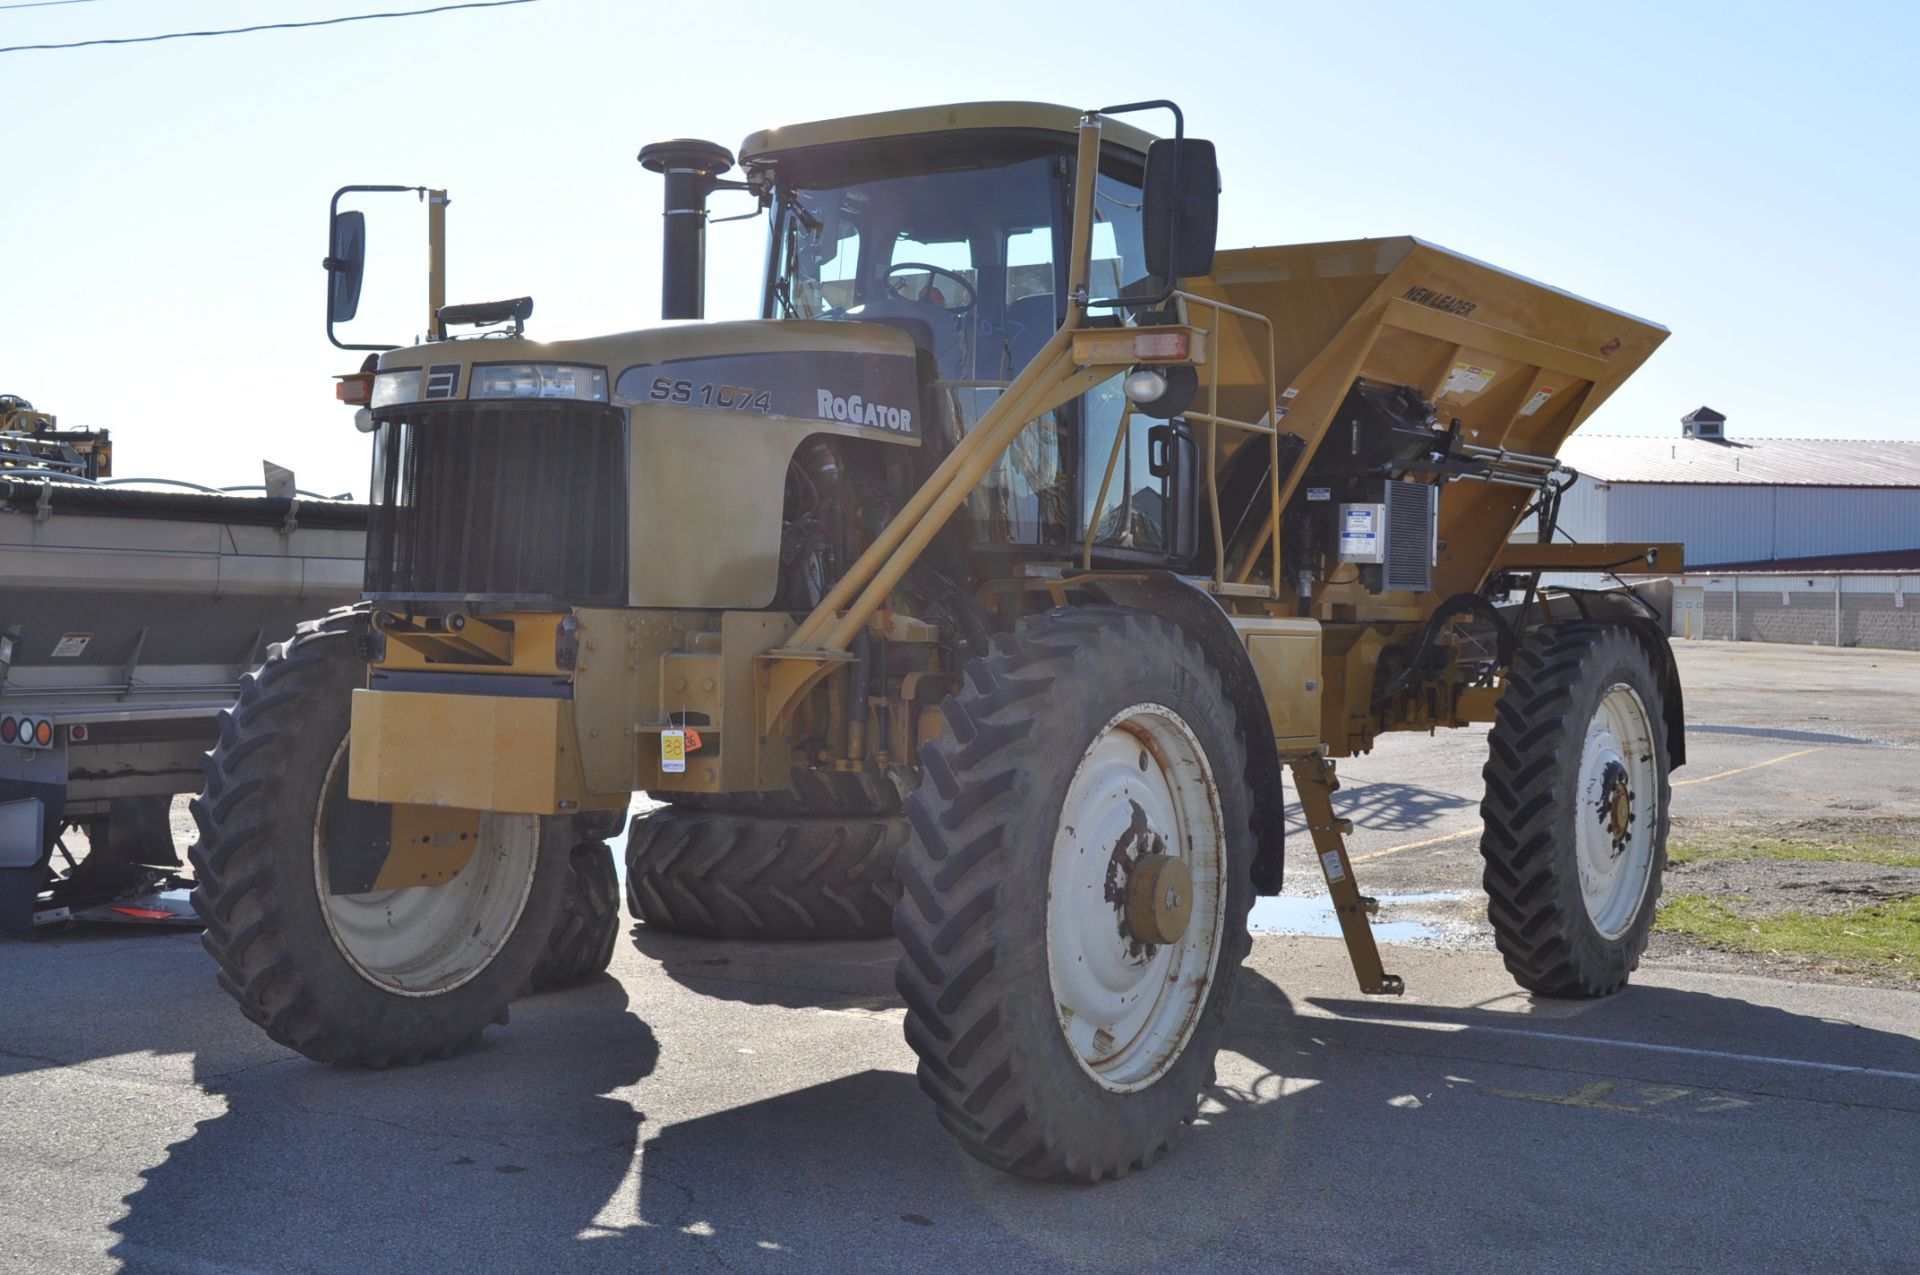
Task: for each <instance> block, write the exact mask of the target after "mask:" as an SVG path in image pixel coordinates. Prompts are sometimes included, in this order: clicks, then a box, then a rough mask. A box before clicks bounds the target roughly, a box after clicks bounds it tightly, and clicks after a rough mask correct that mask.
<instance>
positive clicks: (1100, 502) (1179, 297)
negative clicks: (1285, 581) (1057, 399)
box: [1080, 292, 1280, 598]
mask: <svg viewBox="0 0 1920 1275" xmlns="http://www.w3.org/2000/svg"><path fill="white" fill-rule="evenodd" d="M1173 300H1174V304H1175V306H1176V307H1177V313H1178V315H1179V321H1180V323H1181V324H1182V325H1183V326H1186V327H1193V328H1196V329H1197V330H1199V331H1202V332H1205V333H1206V334H1207V336H1208V337H1209V340H1208V342H1207V345H1208V347H1209V357H1208V358H1207V361H1206V365H1207V410H1205V411H1202V412H1197V411H1193V410H1192V409H1188V410H1187V411H1184V412H1181V413H1180V414H1179V415H1180V417H1181V419H1183V420H1185V421H1187V422H1188V423H1189V424H1201V425H1205V426H1206V427H1207V459H1206V467H1207V508H1208V512H1209V514H1210V515H1211V516H1212V519H1213V587H1214V591H1215V592H1218V593H1229V592H1231V593H1235V594H1241V593H1245V592H1246V590H1243V589H1240V588H1237V587H1235V585H1234V584H1232V583H1230V582H1229V581H1228V580H1227V545H1226V536H1225V530H1224V528H1223V527H1222V525H1221V521H1220V463H1219V462H1220V457H1219V440H1220V430H1221V429H1223V428H1225V429H1236V430H1241V431H1243V432H1245V433H1249V434H1264V435H1266V437H1267V481H1268V490H1269V495H1270V498H1271V500H1272V510H1271V512H1270V514H1269V517H1268V520H1267V521H1268V526H1269V528H1270V530H1269V533H1268V538H1269V540H1270V546H1269V547H1270V549H1271V551H1272V554H1273V571H1272V575H1271V579H1270V581H1269V583H1268V586H1267V588H1266V589H1265V590H1256V591H1255V594H1254V595H1255V596H1258V595H1259V594H1261V593H1264V594H1265V595H1266V596H1268V597H1276V598H1277V597H1279V596H1280V519H1279V517H1278V513H1279V509H1280V431H1279V430H1278V428H1276V425H1275V417H1276V415H1277V413H1276V412H1275V411H1274V410H1272V409H1273V408H1275V407H1277V406H1278V404H1279V401H1280V397H1279V373H1278V370H1277V364H1276V362H1275V358H1274V344H1273V320H1272V319H1270V318H1268V317H1267V316H1266V315H1264V314H1260V313H1258V312H1256V311H1253V310H1243V309H1241V308H1240V307H1239V306H1234V305H1228V304H1227V303H1226V302H1224V301H1216V300H1213V299H1212V298H1210V297H1201V296H1195V295H1194V294H1193V293H1191V292H1176V293H1174V294H1173ZM1195 307H1202V308H1204V309H1206V310H1208V311H1209V312H1211V316H1212V321H1211V323H1210V324H1209V325H1208V326H1206V327H1204V328H1201V327H1200V325H1198V324H1197V323H1195V322H1194V320H1193V310H1194V308H1195ZM1227 315H1231V316H1233V317H1234V318H1236V319H1239V320H1241V321H1243V322H1245V323H1248V324H1257V325H1258V326H1259V327H1260V328H1263V329H1265V331H1266V351H1267V357H1266V362H1265V363H1264V364H1263V365H1262V367H1261V374H1262V376H1263V378H1264V388H1265V391H1266V392H1265V393H1264V394H1263V395H1262V396H1261V399H1260V401H1261V402H1263V403H1266V404H1268V407H1269V410H1268V412H1267V414H1266V416H1265V417H1263V418H1262V419H1261V420H1258V421H1245V420H1240V419H1238V418H1236V417H1232V416H1222V415H1221V414H1220V363H1221V359H1220V348H1219V342H1218V341H1216V340H1212V339H1211V338H1213V337H1215V336H1217V335H1218V333H1219V332H1220V329H1221V320H1222V318H1223V317H1224V316H1227ZM1256 348H1257V347H1256ZM1133 416H1134V411H1133V403H1132V402H1131V401H1129V402H1128V404H1127V406H1126V408H1125V409H1124V410H1123V411H1122V412H1121V414H1120V428H1119V429H1118V430H1117V431H1116V432H1115V434H1114V439H1113V450H1112V451H1111V452H1110V453H1109V454H1108V456H1107V468H1106V472H1105V474H1103V475H1102V476H1101V479H1100V494H1099V495H1098V496H1097V497H1096V498H1095V499H1094V502H1093V508H1094V509H1095V511H1098V510H1100V509H1103V508H1105V507H1106V503H1107V493H1108V491H1110V490H1111V489H1112V486H1113V471H1114V468H1115V466H1116V464H1117V463H1118V461H1119V459H1120V453H1121V450H1122V449H1123V448H1125V447H1126V446H1127V442H1128V437H1129V433H1128V432H1129V430H1131V428H1132V425H1133ZM1097 531H1098V521H1097V518H1090V519H1088V521H1087V534H1086V539H1085V540H1084V541H1083V542H1082V543H1081V546H1080V566H1081V569H1082V570H1091V569H1092V567H1093V540H1094V536H1095V534H1096V533H1097ZM1252 556H1254V555H1251V554H1250V555H1249V558H1250V559H1251V557H1252ZM1243 578H1244V577H1243Z"/></svg>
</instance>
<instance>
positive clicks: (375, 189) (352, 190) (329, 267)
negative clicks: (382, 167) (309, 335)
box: [320, 186, 427, 350]
mask: <svg viewBox="0 0 1920 1275" xmlns="http://www.w3.org/2000/svg"><path fill="white" fill-rule="evenodd" d="M402 191H413V192H416V193H418V194H419V195H420V196H421V197H422V198H424V197H425V196H426V193H427V188H426V187H425V186H342V187H341V188H340V189H339V190H336V191H334V192H333V198H332V199H331V200H330V201H328V203H327V244H328V252H327V255H326V256H325V257H324V258H322V259H321V261H320V264H321V265H322V266H324V267H325V268H326V271H327V273H328V274H329V275H332V274H334V273H336V272H338V271H340V270H342V269H344V268H345V267H346V266H347V265H348V263H347V262H343V261H341V260H339V259H338V258H336V257H335V256H334V255H333V252H332V244H333V222H334V218H335V217H338V216H339V215H340V197H341V196H342V195H352V194H359V193H363V192H364V193H372V194H395V193H399V192H402ZM328 282H329V284H331V282H332V281H331V280H329V281H328ZM333 325H334V317H333V288H332V287H331V286H329V287H328V288H327V340H329V341H331V342H333V343H334V345H336V346H337V347H339V348H340V349H342V350H397V349H399V348H400V347H399V346H397V345H356V344H349V343H348V342H346V341H342V340H341V339H340V338H339V337H337V336H335V335H334V333H333Z"/></svg>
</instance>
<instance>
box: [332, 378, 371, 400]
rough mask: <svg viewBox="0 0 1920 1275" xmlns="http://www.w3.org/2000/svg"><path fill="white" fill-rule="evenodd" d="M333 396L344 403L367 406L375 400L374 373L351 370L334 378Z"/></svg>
mask: <svg viewBox="0 0 1920 1275" xmlns="http://www.w3.org/2000/svg"><path fill="white" fill-rule="evenodd" d="M334 380H335V381H336V382H337V383H336V384H335V385H334V387H333V396H334V397H335V398H337V399H339V400H340V401H341V402H342V403H351V404H352V405H353V406H355V407H365V406H366V405H367V404H368V403H371V402H372V401H373V373H371V372H350V373H348V374H347V375H346V376H337V377H335V378H334Z"/></svg>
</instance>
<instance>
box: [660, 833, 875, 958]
mask: <svg viewBox="0 0 1920 1275" xmlns="http://www.w3.org/2000/svg"><path fill="white" fill-rule="evenodd" d="M906 837H907V822H906V820H905V819H904V818H902V817H901V816H899V815H892V816H880V815H869V816H865V817H857V818H845V819H842V818H834V817H830V816H808V817H799V816H789V817H775V816H760V815H749V814H726V813H720V812H711V811H702V810H685V809H681V808H678V807H675V806H663V807H661V808H659V809H657V810H652V811H649V812H647V813H646V814H643V815H639V816H637V817H635V819H634V821H633V827H632V829H631V831H630V832H629V833H628V835H627V907H628V909H629V910H630V911H631V912H632V913H633V915H634V918H635V919H636V920H640V921H644V922H646V923H647V924H648V925H650V926H656V927H658V928H660V929H664V930H676V931H678V932H679V933H682V934H697V935H702V936H705V937H708V938H723V939H871V938H884V937H886V936H887V935H888V934H890V933H892V927H893V902H894V900H895V899H896V898H898V897H899V894H900V887H899V884H898V882H897V879H896V878H895V876H894V868H893V861H894V855H895V853H896V852H897V851H898V850H899V848H900V845H901V843H902V842H904V841H905V840H906Z"/></svg>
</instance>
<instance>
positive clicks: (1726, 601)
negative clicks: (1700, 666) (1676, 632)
mask: <svg viewBox="0 0 1920 1275" xmlns="http://www.w3.org/2000/svg"><path fill="white" fill-rule="evenodd" d="M1836 582H1837V583H1838V586H1839V589H1840V607H1839V612H1838V615H1837V617H1836V614H1835V610H1834V605H1833V594H1834V588H1835V585H1836ZM1704 583H1705V587H1706V592H1705V595H1704V597H1703V599H1702V601H1703V606H1702V610H1701V614H1702V619H1703V623H1702V624H1701V626H1700V627H1701V631H1700V634H1699V636H1701V637H1703V638H1706V639H1709V640H1716V641H1728V640H1738V641H1741V642H1788V643H1796V644H1800V645H1806V646H1835V645H1839V646H1869V647H1880V648H1883V649H1889V650H1898V651H1920V587H1916V586H1920V581H1915V580H1914V579H1913V577H1904V578H1903V577H1897V576H1893V577H1890V576H1847V577H1835V576H1815V577H1811V578H1809V577H1806V576H1799V577H1795V576H1743V577H1741V579H1740V592H1739V600H1738V613H1739V632H1738V633H1737V634H1736V633H1735V632H1734V615H1735V598H1734V592H1733V588H1732V585H1731V581H1730V579H1729V578H1728V577H1717V578H1715V579H1712V580H1709V581H1705V582H1704ZM1903 584H1904V585H1906V587H1902V585H1903ZM1809 585H1811V586H1812V587H1809ZM1909 590H1911V591H1909ZM1836 619H1837V623H1838V631H1837V633H1836ZM1836 638H1837V641H1836Z"/></svg>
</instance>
